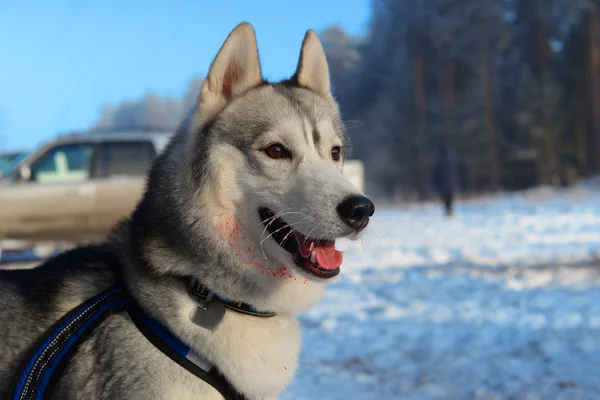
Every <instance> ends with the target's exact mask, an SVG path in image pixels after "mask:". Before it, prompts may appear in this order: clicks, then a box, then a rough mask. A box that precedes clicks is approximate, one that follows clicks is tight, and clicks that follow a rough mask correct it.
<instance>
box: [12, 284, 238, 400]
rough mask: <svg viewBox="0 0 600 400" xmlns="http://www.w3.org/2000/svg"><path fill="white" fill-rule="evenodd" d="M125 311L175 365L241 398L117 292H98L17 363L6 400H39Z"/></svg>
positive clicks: (204, 362)
mask: <svg viewBox="0 0 600 400" xmlns="http://www.w3.org/2000/svg"><path fill="white" fill-rule="evenodd" d="M123 310H127V312H128V314H129V316H130V317H131V319H132V321H133V322H134V324H135V325H136V327H137V328H138V330H139V331H140V332H141V333H142V334H143V335H144V336H145V337H146V338H147V339H148V341H149V342H150V343H152V344H153V345H154V346H156V347H157V348H158V349H159V350H160V351H161V352H163V353H164V354H165V355H167V356H168V357H169V358H171V359H172V360H173V361H175V362H176V363H177V364H179V365H180V366H182V367H183V368H185V369H186V370H188V371H189V372H190V373H192V374H194V375H196V376H197V377H198V378H200V379H202V380H203V381H205V382H206V383H208V384H209V385H211V386H212V387H214V388H215V389H216V390H217V391H218V392H219V393H220V394H221V395H222V396H223V397H224V398H225V399H226V400H246V397H245V396H244V395H242V394H240V393H238V392H237V391H236V390H235V389H234V388H233V387H232V386H231V384H229V382H228V381H227V380H226V379H225V377H224V376H223V375H222V374H221V373H220V372H219V370H218V368H217V367H216V366H214V365H212V364H211V363H210V362H209V361H208V360H207V359H206V358H204V357H203V356H201V355H200V354H197V353H196V352H194V351H193V350H192V349H191V348H190V347H189V346H187V345H185V344H184V343H182V342H181V341H180V340H179V339H178V338H177V337H175V335H173V334H172V333H171V332H170V331H169V330H168V329H167V328H166V327H164V326H162V325H161V324H160V323H159V322H158V321H156V320H155V319H153V318H152V317H150V316H149V315H147V314H145V313H144V312H143V311H142V309H141V308H140V307H139V306H138V305H137V304H136V303H135V301H134V300H133V299H132V298H131V297H130V296H128V295H127V293H126V292H125V290H123V289H122V288H113V289H109V290H107V291H105V292H102V293H100V294H98V295H96V296H94V297H92V298H91V299H89V300H87V301H85V302H84V303H82V304H81V305H79V306H78V307H77V308H75V309H73V310H71V311H70V312H69V313H67V314H66V315H65V316H63V317H62V318H61V319H60V320H58V321H57V322H56V323H55V324H54V325H52V326H51V327H50V329H48V330H47V331H46V332H45V333H44V334H43V335H42V337H41V339H39V340H38V341H37V342H36V343H35V345H34V346H33V348H32V350H31V351H30V352H29V354H27V356H26V357H25V358H24V359H23V361H22V362H21V365H20V366H19V369H18V371H20V373H18V375H16V376H15V379H14V381H13V383H12V385H11V390H10V391H9V397H8V398H9V399H10V400H43V399H46V398H48V397H49V396H50V394H51V393H52V389H53V387H54V385H55V384H56V382H57V381H58V378H59V377H60V376H61V373H62V371H63V370H64V368H65V367H66V365H67V363H68V361H69V359H70V357H71V356H73V355H74V354H75V352H76V350H77V348H78V347H79V345H80V344H81V343H82V342H83V341H84V340H85V339H86V338H87V337H88V335H89V334H90V333H92V331H93V330H94V328H96V327H97V326H98V325H99V324H100V323H101V322H102V321H104V319H106V318H107V317H108V316H109V315H111V314H113V313H116V312H121V311H123Z"/></svg>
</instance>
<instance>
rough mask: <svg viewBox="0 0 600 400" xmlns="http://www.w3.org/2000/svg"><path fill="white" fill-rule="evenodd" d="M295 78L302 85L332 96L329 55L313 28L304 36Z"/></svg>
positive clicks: (326, 95)
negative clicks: (326, 53)
mask: <svg viewBox="0 0 600 400" xmlns="http://www.w3.org/2000/svg"><path fill="white" fill-rule="evenodd" d="M294 78H295V79H296V80H297V81H298V84H299V85H300V86H302V87H305V88H307V89H310V90H312V91H314V92H316V93H318V94H320V95H321V96H324V97H329V96H331V88H330V83H329V66H328V65H327V57H326V56H325V50H323V46H322V45H321V41H320V40H319V37H318V36H317V34H316V33H315V31H313V30H312V29H309V30H308V31H306V35H305V36H304V41H303V42H302V50H300V60H299V61H298V68H297V69H296V73H295V74H294Z"/></svg>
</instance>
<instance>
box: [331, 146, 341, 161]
mask: <svg viewBox="0 0 600 400" xmlns="http://www.w3.org/2000/svg"><path fill="white" fill-rule="evenodd" d="M341 156H342V149H340V146H335V147H334V148H333V149H331V158H333V161H340V157H341Z"/></svg>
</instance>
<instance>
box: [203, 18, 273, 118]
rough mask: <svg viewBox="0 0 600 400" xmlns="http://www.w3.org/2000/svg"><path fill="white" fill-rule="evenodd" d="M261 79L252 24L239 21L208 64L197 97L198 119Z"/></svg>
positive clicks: (256, 83)
mask: <svg viewBox="0 0 600 400" xmlns="http://www.w3.org/2000/svg"><path fill="white" fill-rule="evenodd" d="M262 81H263V78H262V74H261V71H260V61H259V59H258V47H257V45H256V35H255V33H254V28H252V25H250V24H249V23H247V22H242V23H241V24H239V25H238V26H236V27H235V28H234V29H233V31H231V33H230V34H229V36H227V39H226V40H225V43H223V46H221V49H220V50H219V53H218V54H217V56H216V57H215V59H214V60H213V62H212V64H211V65H210V69H209V71H208V76H207V77H206V79H205V80H204V83H203V84H202V89H201V90H200V97H199V99H198V103H199V104H198V106H199V112H200V114H201V119H202V120H205V121H206V120H207V119H210V117H212V116H213V115H214V114H215V113H216V112H218V111H219V110H220V109H221V108H222V107H223V106H225V105H226V104H227V103H228V102H230V101H231V100H233V99H234V98H236V97H238V96H240V95H241V94H243V93H244V92H245V91H247V90H248V89H251V88H253V87H255V86H257V85H259V84H260V83H262Z"/></svg>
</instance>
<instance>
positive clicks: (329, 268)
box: [258, 207, 343, 279]
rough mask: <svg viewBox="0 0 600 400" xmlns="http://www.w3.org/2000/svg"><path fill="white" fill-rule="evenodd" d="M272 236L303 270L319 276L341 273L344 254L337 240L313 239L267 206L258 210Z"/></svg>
mask: <svg viewBox="0 0 600 400" xmlns="http://www.w3.org/2000/svg"><path fill="white" fill-rule="evenodd" d="M258 213H259V216H260V219H261V220H262V221H263V225H265V227H266V228H267V230H268V231H269V234H270V235H271V237H272V238H273V239H274V240H275V241H276V242H277V243H278V244H279V245H280V246H281V247H283V248H284V249H285V250H286V251H287V252H288V253H290V254H291V255H292V257H293V258H294V262H295V263H296V265H297V266H298V267H300V268H301V269H302V270H304V271H306V272H308V273H310V274H312V275H315V276H317V277H319V278H324V279H328V278H333V277H334V276H336V275H337V274H339V273H340V265H342V259H343V254H342V252H341V251H337V250H336V249H335V240H323V239H313V238H309V237H306V236H304V235H302V234H301V233H299V232H298V231H296V230H294V229H292V228H291V227H290V226H289V225H288V224H287V223H286V222H285V221H284V220H283V219H281V218H279V217H277V218H275V213H274V212H273V211H271V210H269V209H268V208H266V207H261V208H260V209H259V210H258Z"/></svg>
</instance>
